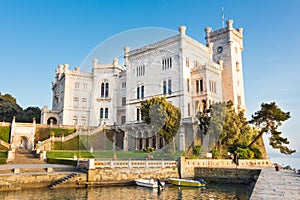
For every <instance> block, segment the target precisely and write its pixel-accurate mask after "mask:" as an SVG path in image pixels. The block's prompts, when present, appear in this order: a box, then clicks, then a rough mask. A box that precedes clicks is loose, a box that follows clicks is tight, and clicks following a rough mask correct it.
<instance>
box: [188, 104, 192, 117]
mask: <svg viewBox="0 0 300 200" xmlns="http://www.w3.org/2000/svg"><path fill="white" fill-rule="evenodd" d="M188 116H191V104H190V103H188Z"/></svg>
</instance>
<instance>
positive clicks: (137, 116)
mask: <svg viewBox="0 0 300 200" xmlns="http://www.w3.org/2000/svg"><path fill="white" fill-rule="evenodd" d="M136 120H137V121H140V109H139V108H137V109H136Z"/></svg>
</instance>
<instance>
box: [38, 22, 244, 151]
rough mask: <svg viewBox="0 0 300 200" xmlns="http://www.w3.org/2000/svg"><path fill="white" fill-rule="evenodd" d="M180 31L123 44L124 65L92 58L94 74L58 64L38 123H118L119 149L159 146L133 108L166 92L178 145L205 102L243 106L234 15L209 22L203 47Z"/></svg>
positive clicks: (238, 37)
mask: <svg viewBox="0 0 300 200" xmlns="http://www.w3.org/2000/svg"><path fill="white" fill-rule="evenodd" d="M178 30H179V34H178V35H175V36H172V37H169V38H167V39H164V40H161V41H158V42H156V43H152V44H150V45H147V46H144V47H141V48H138V49H135V50H131V51H130V48H129V47H125V48H124V58H125V64H124V65H125V66H126V70H124V68H123V67H122V66H121V65H119V64H118V60H117V59H114V60H113V64H98V60H97V59H94V60H93V70H92V72H81V71H80V69H79V68H75V70H69V69H68V65H67V64H65V65H59V67H58V69H57V70H56V78H55V81H54V82H53V83H52V91H53V103H52V110H51V111H50V110H49V109H48V108H47V107H44V109H43V110H42V117H41V119H42V123H44V124H46V123H50V121H49V119H53V121H52V120H51V121H52V123H53V122H54V123H60V124H62V125H79V126H84V125H87V126H92V127H95V126H99V125H100V124H103V123H105V124H106V125H117V126H118V127H119V128H120V129H122V130H123V131H124V132H125V138H124V143H126V145H125V147H124V148H127V149H129V150H135V149H141V148H144V147H146V146H154V147H155V148H158V147H159V146H162V145H163V143H164V141H163V139H162V138H160V137H159V136H157V135H156V134H155V133H154V132H153V131H151V130H148V129H147V128H146V127H145V125H144V123H143V122H142V120H141V115H140V112H139V107H140V102H141V101H142V100H145V99H148V98H151V97H155V96H166V97H167V100H168V101H170V102H171V103H172V104H174V105H175V106H178V107H179V108H180V110H181V113H182V116H181V117H182V122H181V124H182V125H181V128H180V130H179V134H178V137H177V139H178V140H177V146H178V148H179V149H181V150H184V149H186V148H187V145H189V143H190V141H191V140H192V139H193V137H194V135H195V127H196V126H195V124H196V118H195V117H196V114H197V112H198V111H200V110H202V109H203V108H204V106H206V107H208V106H209V105H210V104H212V103H215V102H224V101H228V100H231V101H232V102H233V103H234V105H235V107H236V108H237V109H243V110H245V97H244V84H243V68H242V51H243V35H242V32H243V29H241V28H239V29H234V28H233V21H232V20H228V21H227V27H225V28H222V29H219V30H216V31H211V28H209V27H208V28H206V29H205V32H206V45H203V44H201V43H199V42H198V41H196V40H194V39H193V38H191V37H189V36H187V35H186V27H184V26H180V27H179V29H178ZM141 138H144V139H141Z"/></svg>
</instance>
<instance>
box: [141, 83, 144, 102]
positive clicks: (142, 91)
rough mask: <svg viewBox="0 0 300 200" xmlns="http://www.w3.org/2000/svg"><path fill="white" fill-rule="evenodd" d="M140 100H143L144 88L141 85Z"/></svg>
mask: <svg viewBox="0 0 300 200" xmlns="http://www.w3.org/2000/svg"><path fill="white" fill-rule="evenodd" d="M141 98H142V99H143V98H144V86H143V85H142V86H141Z"/></svg>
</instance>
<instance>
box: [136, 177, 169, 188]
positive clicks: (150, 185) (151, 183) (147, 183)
mask: <svg viewBox="0 0 300 200" xmlns="http://www.w3.org/2000/svg"><path fill="white" fill-rule="evenodd" d="M134 181H135V183H136V184H137V185H138V186H142V187H148V188H158V183H157V181H154V180H153V179H150V180H146V179H137V180H134ZM161 184H162V186H164V185H165V183H164V182H161Z"/></svg>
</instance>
